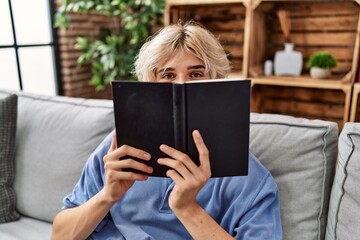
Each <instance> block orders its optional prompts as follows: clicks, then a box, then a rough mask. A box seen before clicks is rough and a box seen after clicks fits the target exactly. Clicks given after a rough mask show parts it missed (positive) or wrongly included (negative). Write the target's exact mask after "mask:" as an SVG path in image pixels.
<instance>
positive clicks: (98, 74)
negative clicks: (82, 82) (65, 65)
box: [55, 0, 165, 90]
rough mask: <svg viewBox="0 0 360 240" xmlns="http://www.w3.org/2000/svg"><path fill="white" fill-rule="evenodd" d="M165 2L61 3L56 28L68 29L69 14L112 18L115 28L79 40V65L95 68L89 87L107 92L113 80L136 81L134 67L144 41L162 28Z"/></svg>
mask: <svg viewBox="0 0 360 240" xmlns="http://www.w3.org/2000/svg"><path fill="white" fill-rule="evenodd" d="M164 9H165V0H146V1H145V0H111V1H98V0H62V6H61V8H60V9H59V10H58V11H57V13H56V15H55V27H62V28H63V29H66V28H67V27H68V26H69V24H70V21H71V19H70V18H71V17H70V13H83V14H98V15H105V16H108V17H110V18H112V22H113V27H112V28H109V29H108V28H102V29H101V34H100V35H101V38H100V39H93V38H91V37H90V36H78V37H77V39H76V45H75V48H76V49H79V50H81V51H82V55H81V56H80V57H79V58H78V61H77V63H78V64H79V65H83V64H86V63H90V64H91V65H92V78H91V80H90V83H91V84H92V85H93V86H95V87H96V89H97V90H102V89H105V88H106V86H107V85H108V84H110V82H111V81H113V80H114V79H134V75H133V74H132V72H131V71H132V64H133V62H134V58H135V56H136V55H137V53H138V51H139V49H140V47H141V46H142V44H143V43H144V39H146V38H147V37H149V36H150V35H151V32H152V30H153V29H152V28H153V26H154V25H155V26H156V25H160V24H161V19H162V16H163V12H164Z"/></svg>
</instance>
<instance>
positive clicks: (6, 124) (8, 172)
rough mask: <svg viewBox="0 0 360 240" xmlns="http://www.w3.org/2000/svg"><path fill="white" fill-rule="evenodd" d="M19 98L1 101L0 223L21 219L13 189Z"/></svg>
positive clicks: (10, 96)
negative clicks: (16, 208)
mask: <svg viewBox="0 0 360 240" xmlns="http://www.w3.org/2000/svg"><path fill="white" fill-rule="evenodd" d="M16 117H17V96H16V95H9V96H7V97H5V98H2V99H0V223H4V222H11V221H15V220H17V219H19V217H20V215H19V213H18V212H17V211H16V210H15V206H16V196H15V191H14V189H13V188H12V185H13V181H14V177H15V173H14V171H15V169H14V168H15V163H14V159H15V135H16Z"/></svg>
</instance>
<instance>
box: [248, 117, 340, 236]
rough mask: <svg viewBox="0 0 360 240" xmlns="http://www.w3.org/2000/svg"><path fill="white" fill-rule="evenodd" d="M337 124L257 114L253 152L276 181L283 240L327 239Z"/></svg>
mask: <svg viewBox="0 0 360 240" xmlns="http://www.w3.org/2000/svg"><path fill="white" fill-rule="evenodd" d="M337 137H338V128H337V124H336V123H333V122H327V121H320V120H307V119H301V118H294V117H289V116H282V115H271V114H256V113H253V114H251V126H250V151H252V152H253V153H254V155H255V156H257V157H258V158H259V160H260V161H261V162H262V164H263V165H264V166H265V167H266V168H268V169H269V170H270V172H271V173H272V175H273V176H274V178H275V181H276V183H277V185H278V187H279V192H280V210H281V221H282V226H283V239H284V240H286V239H291V240H297V239H307V240H312V239H316V240H318V239H324V236H325V228H326V219H327V209H328V204H329V197H330V190H331V185H332V181H333V175H334V169H335V161H336V156H337Z"/></svg>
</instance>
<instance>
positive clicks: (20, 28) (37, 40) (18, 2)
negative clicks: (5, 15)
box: [11, 0, 51, 44]
mask: <svg viewBox="0 0 360 240" xmlns="http://www.w3.org/2000/svg"><path fill="white" fill-rule="evenodd" d="M11 3H12V7H13V13H14V21H15V29H16V39H17V43H18V44H42V43H43V44H47V43H50V42H51V31H50V30H51V26H50V25H51V23H50V17H49V10H48V9H49V7H48V0H31V1H29V0H12V1H11Z"/></svg>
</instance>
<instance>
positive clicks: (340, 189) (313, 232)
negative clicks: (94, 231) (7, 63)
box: [0, 90, 360, 240]
mask: <svg viewBox="0 0 360 240" xmlns="http://www.w3.org/2000/svg"><path fill="white" fill-rule="evenodd" d="M14 93H15V94H16V95H17V106H18V107H17V124H16V128H17V129H16V138H15V157H14V161H15V163H14V166H15V178H14V181H13V184H12V186H13V189H14V191H15V194H16V199H17V201H16V210H15V213H16V214H17V213H18V214H19V215H20V218H19V219H18V220H15V221H10V222H7V223H1V224H0V239H6V240H12V239H22V240H26V239H36V240H41V239H49V238H50V235H51V222H52V220H53V218H54V216H55V215H56V213H57V212H58V211H60V209H61V206H62V199H63V197H64V196H65V195H66V194H68V193H69V192H70V191H71V190H72V188H73V186H74V184H75V183H76V181H77V180H78V178H79V176H80V174H81V170H82V167H83V165H84V163H85V162H86V160H87V158H88V156H89V155H90V154H91V152H92V151H93V150H94V149H95V148H96V146H97V145H98V144H99V143H100V142H101V140H102V139H103V138H104V137H105V136H106V135H107V134H109V133H110V132H111V131H112V129H113V128H114V120H113V110H112V101H110V100H89V99H80V98H69V97H47V96H39V95H32V94H26V93H20V92H9V91H4V90H0V108H1V106H2V105H1V103H2V102H4V101H6V99H8V98H9V95H10V94H14ZM0 112H1V109H0ZM3 113H4V112H3ZM0 119H1V118H0ZM0 124H1V122H0ZM0 128H1V126H0ZM338 134H339V132H338V128H337V125H336V124H335V123H332V122H326V121H320V120H307V119H302V118H294V117H289V116H281V115H271V114H256V113H252V114H251V126H250V150H251V151H252V152H253V153H254V154H255V155H256V156H257V157H258V158H259V159H260V161H261V162H262V163H263V165H264V166H266V167H267V168H268V169H269V170H270V171H271V173H272V174H273V176H274V178H275V180H276V182H277V184H278V187H279V190H280V201H281V217H282V224H283V239H291V240H297V239H305V240H313V239H314V240H315V239H316V240H319V239H328V240H334V239H339V240H340V239H345V240H352V239H359V237H360V228H359V227H358V226H360V217H359V216H360V214H359V213H360V187H359V186H360V152H359V149H360V148H359V144H360V123H347V124H346V125H345V127H344V129H343V130H342V132H341V135H340V137H339V135H338ZM0 144H1V142H0ZM2 147H3V146H2ZM0 161H2V159H0ZM335 169H336V174H335ZM334 176H335V181H333V179H334ZM9 179H10V180H11V178H9ZM10 182H11V181H10ZM0 183H1V182H0ZM16 214H15V216H16ZM15 218H16V217H15Z"/></svg>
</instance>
